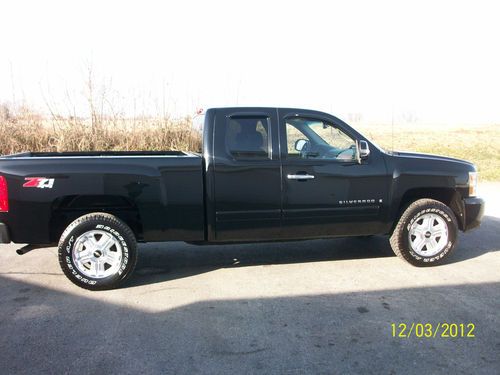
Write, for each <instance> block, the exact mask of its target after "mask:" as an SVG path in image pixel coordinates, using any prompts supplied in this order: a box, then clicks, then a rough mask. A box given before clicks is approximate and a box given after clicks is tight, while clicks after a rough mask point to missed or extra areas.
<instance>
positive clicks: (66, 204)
mask: <svg viewBox="0 0 500 375" xmlns="http://www.w3.org/2000/svg"><path fill="white" fill-rule="evenodd" d="M95 212H104V213H108V214H111V215H113V216H116V217H117V218H119V219H120V220H122V221H123V222H125V223H126V224H127V225H128V226H129V227H130V229H131V230H132V232H133V233H134V235H135V237H136V239H137V240H138V241H140V240H142V238H143V228H142V222H141V217H140V213H139V210H138V208H137V206H136V205H135V203H134V202H133V201H132V200H131V199H130V198H128V197H124V196H120V195H66V196H61V197H58V198H57V199H55V200H54V201H53V202H52V206H51V211H50V221H49V235H50V240H51V241H52V242H57V241H58V240H59V238H60V236H61V234H62V233H63V232H64V230H65V229H66V227H67V226H68V225H69V224H71V223H72V222H73V221H74V220H76V219H78V218H79V217H81V216H83V215H86V214H90V213H95Z"/></svg>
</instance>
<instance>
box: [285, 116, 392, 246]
mask: <svg viewBox="0 0 500 375" xmlns="http://www.w3.org/2000/svg"><path fill="white" fill-rule="evenodd" d="M279 116H280V141H281V157H282V163H283V173H282V183H283V222H282V225H283V227H282V231H283V237H285V238H308V237H309V238H314V237H325V236H335V235H365V234H366V235H367V234H374V233H379V232H380V231H383V230H384V229H383V228H385V224H384V223H383V221H384V220H383V218H384V217H385V211H386V209H387V197H388V191H389V190H388V184H389V178H388V176H387V172H386V166H385V161H384V159H383V156H382V154H381V152H380V151H379V150H378V149H376V148H375V147H374V146H372V147H371V154H370V155H369V156H368V157H367V158H366V159H364V160H362V162H361V164H360V163H358V160H357V158H356V147H355V144H356V143H355V142H356V140H357V139H358V140H359V138H360V135H359V134H357V133H356V132H355V131H354V130H353V129H351V128H350V127H348V126H347V125H346V124H344V123H343V122H341V121H340V120H338V119H336V118H334V117H333V116H332V117H328V116H326V115H324V114H321V113H317V112H313V111H310V112H309V111H304V112H295V111H294V110H281V109H280V110H279Z"/></svg>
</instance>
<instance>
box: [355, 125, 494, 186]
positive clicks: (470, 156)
mask: <svg viewBox="0 0 500 375" xmlns="http://www.w3.org/2000/svg"><path fill="white" fill-rule="evenodd" d="M358 130H359V131H361V132H362V133H363V134H364V135H365V136H366V137H368V138H369V139H371V140H373V141H374V142H376V143H377V144H378V145H380V146H381V147H383V148H385V149H388V150H392V149H394V150H398V151H416V152H425V153H430V154H437V155H445V156H452V157H456V158H460V159H465V160H469V161H472V162H474V163H475V164H476V166H477V167H478V170H479V172H480V179H481V180H485V181H499V180H500V125H489V126H472V127H453V126H435V127H431V126H421V127H419V126H410V125H405V126H395V127H394V132H393V131H392V128H391V126H388V125H383V126H360V127H359V129H358ZM393 134H394V136H393Z"/></svg>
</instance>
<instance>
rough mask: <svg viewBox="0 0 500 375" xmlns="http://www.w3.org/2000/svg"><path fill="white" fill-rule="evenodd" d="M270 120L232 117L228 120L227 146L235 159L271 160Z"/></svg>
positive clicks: (265, 118) (228, 151)
mask: <svg viewBox="0 0 500 375" xmlns="http://www.w3.org/2000/svg"><path fill="white" fill-rule="evenodd" d="M269 129H270V126H269V118H267V117H230V118H228V120H227V126H226V136H225V145H226V150H227V153H228V154H230V155H231V156H232V157H233V158H235V159H270V155H271V147H270V144H269V141H270V136H269Z"/></svg>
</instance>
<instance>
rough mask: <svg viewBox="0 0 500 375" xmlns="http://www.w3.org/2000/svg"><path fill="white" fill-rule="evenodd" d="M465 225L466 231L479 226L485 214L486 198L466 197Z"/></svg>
mask: <svg viewBox="0 0 500 375" xmlns="http://www.w3.org/2000/svg"><path fill="white" fill-rule="evenodd" d="M464 207H465V225H464V232H466V231H468V230H471V229H474V228H477V227H478V226H479V225H480V224H481V219H482V218H483V215H484V200H483V199H482V198H475V197H474V198H465V199H464Z"/></svg>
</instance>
